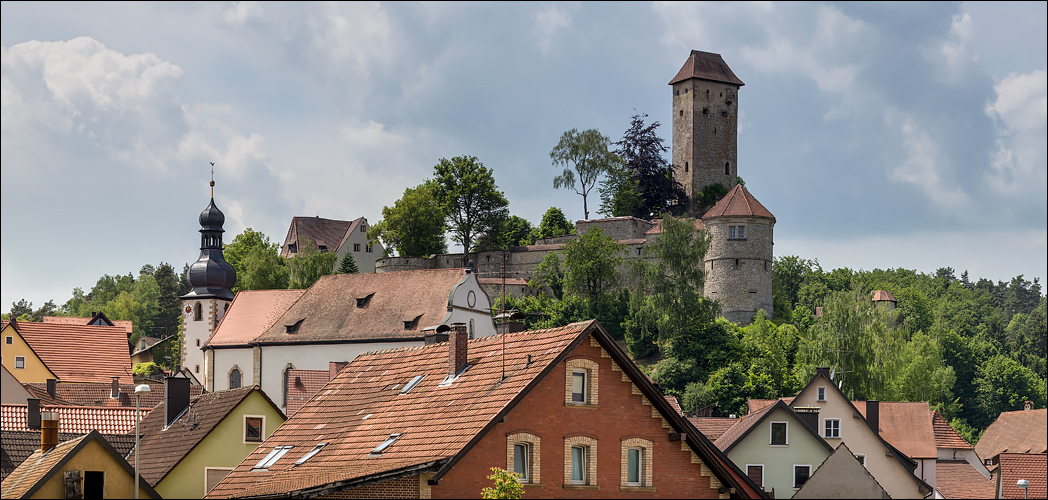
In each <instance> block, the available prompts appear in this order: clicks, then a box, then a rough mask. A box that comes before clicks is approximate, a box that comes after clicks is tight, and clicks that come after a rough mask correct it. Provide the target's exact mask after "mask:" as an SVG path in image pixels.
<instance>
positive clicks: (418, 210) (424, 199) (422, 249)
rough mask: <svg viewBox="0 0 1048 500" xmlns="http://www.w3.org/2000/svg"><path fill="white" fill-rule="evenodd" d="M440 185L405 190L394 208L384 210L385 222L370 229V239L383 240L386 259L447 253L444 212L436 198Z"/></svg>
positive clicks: (382, 221) (433, 182) (383, 220)
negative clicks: (395, 256) (392, 256)
mask: <svg viewBox="0 0 1048 500" xmlns="http://www.w3.org/2000/svg"><path fill="white" fill-rule="evenodd" d="M438 189H439V185H438V184H437V183H436V181H433V180H427V181H426V182H423V183H422V184H419V185H418V186H415V187H413V188H407V189H405V190H404V195H403V196H401V197H400V199H399V200H397V201H396V202H395V203H394V204H393V206H392V207H382V220H381V221H379V222H378V223H377V224H374V225H372V226H371V228H370V229H368V239H369V240H371V241H379V240H381V241H382V244H383V246H384V247H385V253H386V256H390V255H393V252H394V251H395V252H396V254H397V255H398V256H400V257H428V256H430V255H433V254H438V253H447V251H448V245H447V243H446V242H445V240H444V230H445V228H446V226H445V224H444V219H445V213H444V209H443V208H442V207H441V205H440V200H439V199H438V198H437V191H438Z"/></svg>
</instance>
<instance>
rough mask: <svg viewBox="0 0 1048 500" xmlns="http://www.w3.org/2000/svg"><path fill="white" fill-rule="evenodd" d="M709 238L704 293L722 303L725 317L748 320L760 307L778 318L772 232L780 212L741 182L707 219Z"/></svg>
mask: <svg viewBox="0 0 1048 500" xmlns="http://www.w3.org/2000/svg"><path fill="white" fill-rule="evenodd" d="M702 222H703V224H704V225H705V227H706V233H707V234H709V236H710V249H709V251H708V252H706V258H705V261H704V265H705V268H706V287H705V290H704V291H705V295H706V297H707V298H710V299H715V300H717V301H718V302H720V306H721V315H723V316H724V317H725V318H727V319H729V320H731V321H734V322H736V323H739V324H748V323H750V321H752V320H753V315H754V314H756V313H757V311H758V310H760V309H764V312H765V313H767V315H768V317H769V318H771V317H774V315H775V310H774V308H773V305H772V295H771V276H772V255H773V253H772V252H773V250H772V245H773V243H772V241H773V239H772V232H773V230H774V228H775V216H774V215H772V214H771V212H769V211H768V209H767V208H764V205H761V203H760V202H759V201H757V199H756V198H754V197H753V195H751V194H750V192H749V191H747V190H746V188H745V187H743V186H742V185H737V186H735V187H734V188H732V190H731V191H729V192H728V194H727V195H726V196H725V197H724V198H722V199H721V200H720V201H719V202H718V203H717V204H716V205H714V206H713V208H711V209H710V210H709V211H708V212H706V214H705V215H703V217H702Z"/></svg>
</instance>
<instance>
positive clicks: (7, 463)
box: [0, 430, 135, 479]
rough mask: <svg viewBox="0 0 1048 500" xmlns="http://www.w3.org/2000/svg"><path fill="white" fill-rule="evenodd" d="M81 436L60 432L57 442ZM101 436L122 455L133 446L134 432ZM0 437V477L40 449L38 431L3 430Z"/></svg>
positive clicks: (80, 435) (81, 435) (3, 476)
mask: <svg viewBox="0 0 1048 500" xmlns="http://www.w3.org/2000/svg"><path fill="white" fill-rule="evenodd" d="M83 436H84V435H83V434H73V433H68V432H60V433H58V442H60V443H64V442H66V441H70V440H74V439H80V438H81V437H83ZM102 437H104V438H106V441H109V444H111V445H113V448H115V449H116V451H117V452H118V453H119V454H120V456H122V457H123V456H126V455H127V454H128V453H129V452H130V451H131V448H134V446H135V436H134V434H104V435H103V436H102ZM0 439H2V441H3V444H2V445H0V449H2V458H0V479H3V478H5V477H7V475H8V474H10V473H11V472H12V471H14V470H15V468H16V467H18V466H19V465H21V463H22V462H24V461H25V459H27V458H29V457H30V456H31V455H32V454H33V453H34V452H36V451H37V450H39V449H40V431H8V430H5V431H3V432H2V433H0Z"/></svg>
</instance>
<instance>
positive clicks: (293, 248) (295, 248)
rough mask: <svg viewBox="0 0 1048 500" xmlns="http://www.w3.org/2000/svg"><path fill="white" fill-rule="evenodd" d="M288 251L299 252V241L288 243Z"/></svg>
mask: <svg viewBox="0 0 1048 500" xmlns="http://www.w3.org/2000/svg"><path fill="white" fill-rule="evenodd" d="M287 251H288V253H297V252H298V243H288V245H287Z"/></svg>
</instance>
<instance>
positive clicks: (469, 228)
mask: <svg viewBox="0 0 1048 500" xmlns="http://www.w3.org/2000/svg"><path fill="white" fill-rule="evenodd" d="M433 174H434V175H433V176H434V180H435V181H436V183H437V188H436V197H437V200H439V202H440V207H441V208H442V209H443V210H442V211H443V213H444V215H445V216H446V217H447V222H448V226H449V227H450V228H451V233H452V238H451V239H452V240H453V241H455V242H457V243H458V244H460V245H462V252H463V253H464V254H469V253H471V252H472V251H473V250H474V249H473V244H474V242H475V241H476V240H477V238H479V237H480V236H482V235H484V234H485V233H488V232H490V231H492V230H493V229H495V228H498V227H500V226H501V224H502V222H503V221H504V220H505V219H506V218H507V217H509V201H507V200H506V197H505V196H503V194H502V192H501V191H499V190H498V186H496V185H495V177H494V175H492V172H491V170H490V169H488V168H487V167H485V166H484V164H483V163H481V162H480V161H479V160H478V159H477V158H476V157H473V156H456V157H454V158H452V159H450V160H448V159H446V158H441V159H440V163H438V164H437V165H436V166H434V167H433Z"/></svg>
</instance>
